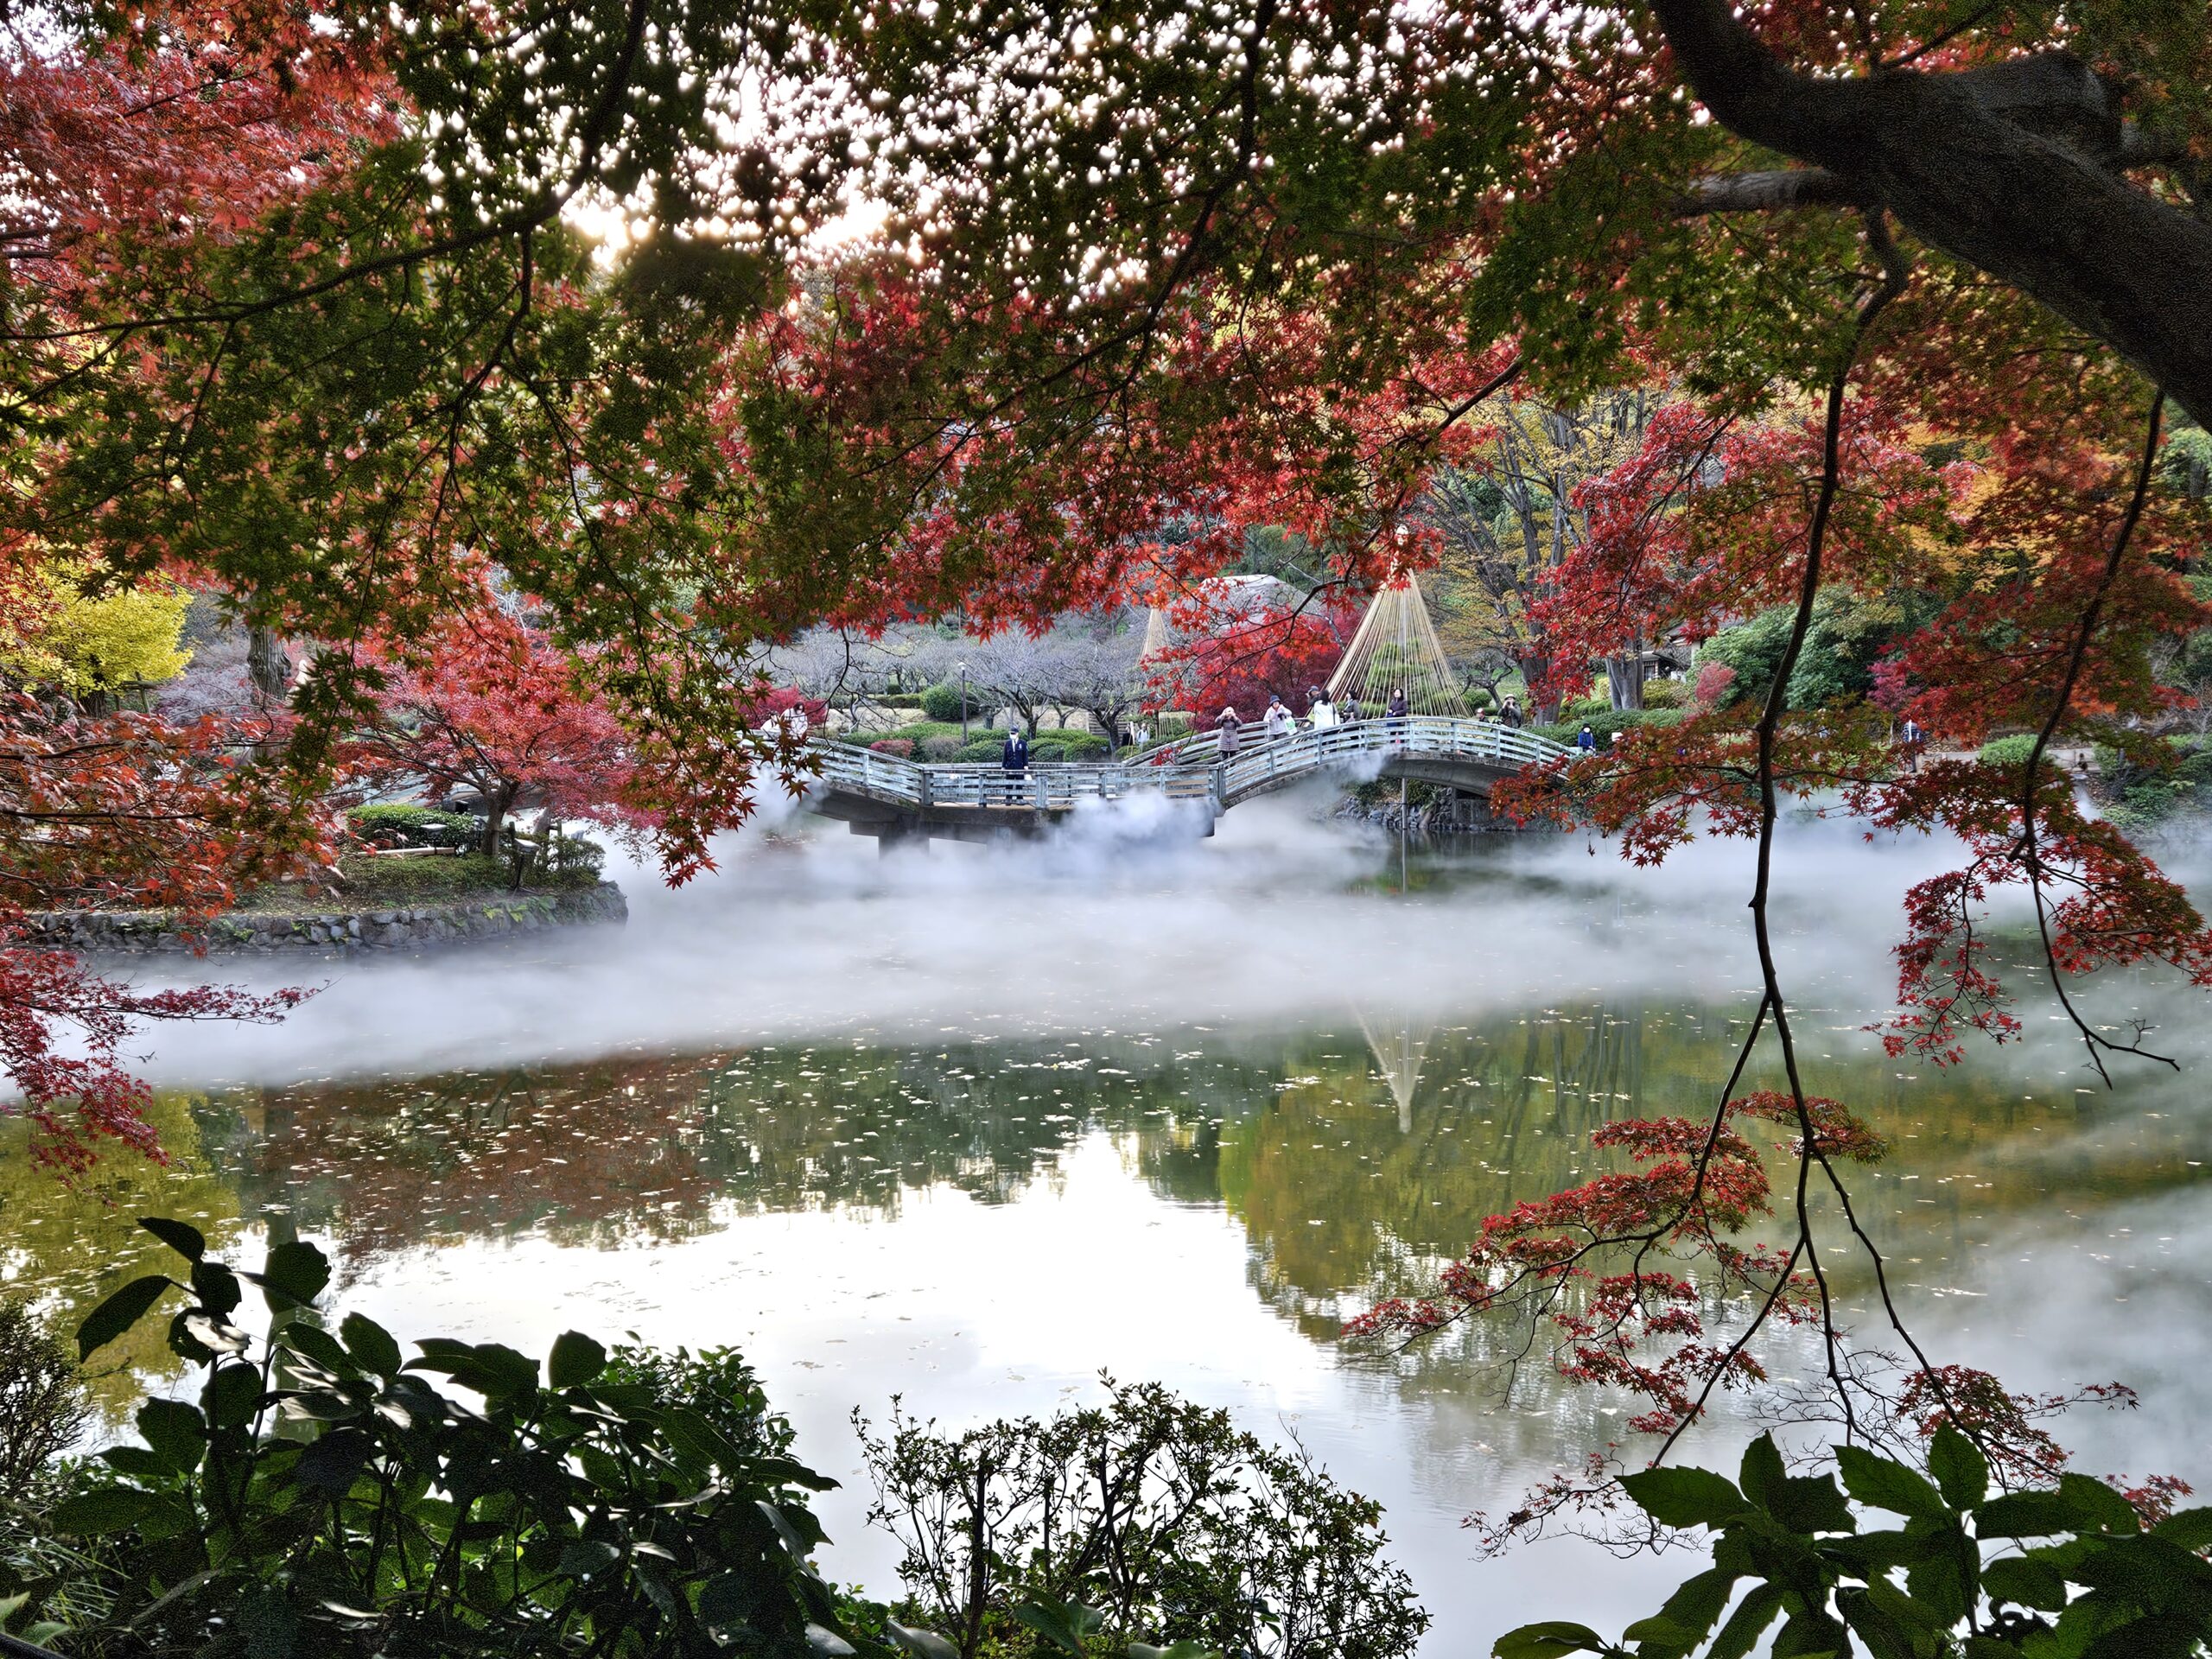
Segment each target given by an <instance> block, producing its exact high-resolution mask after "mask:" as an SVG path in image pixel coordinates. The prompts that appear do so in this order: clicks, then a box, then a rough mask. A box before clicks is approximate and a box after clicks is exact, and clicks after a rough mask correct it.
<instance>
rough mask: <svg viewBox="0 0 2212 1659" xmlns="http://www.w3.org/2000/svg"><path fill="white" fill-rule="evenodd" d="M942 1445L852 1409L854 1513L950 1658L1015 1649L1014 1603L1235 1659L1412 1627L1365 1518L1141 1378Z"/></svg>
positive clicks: (1410, 1605)
mask: <svg viewBox="0 0 2212 1659" xmlns="http://www.w3.org/2000/svg"><path fill="white" fill-rule="evenodd" d="M1109 1388H1110V1389H1111V1393H1110V1396H1109V1400H1108V1402H1107V1403H1106V1404H1105V1405H1103V1406H1100V1407H1094V1408H1089V1409H1086V1410H1080V1411H1072V1412H1067V1413H1064V1414H1061V1415H1058V1416H1056V1417H1052V1418H1050V1419H1047V1420H1045V1421H1039V1420H1038V1419H1036V1418H1034V1417H1017V1418H1005V1419H1001V1420H1000V1421H997V1422H995V1423H990V1424H988V1425H986V1426H985V1427H982V1428H978V1429H973V1430H970V1431H969V1432H968V1433H963V1434H959V1435H957V1436H955V1435H941V1434H938V1433H936V1432H935V1430H934V1428H933V1427H932V1426H931V1425H929V1424H925V1423H918V1422H916V1421H913V1420H912V1419H910V1418H907V1417H905V1416H903V1415H899V1414H895V1413H894V1414H893V1418H892V1421H891V1425H890V1433H889V1434H888V1435H887V1436H886V1437H884V1438H881V1439H877V1438H874V1437H871V1436H870V1435H869V1434H868V1426H867V1425H866V1423H865V1422H862V1421H861V1420H860V1419H859V1418H858V1416H857V1414H855V1422H856V1423H858V1424H859V1427H861V1454H862V1456H863V1457H864V1458H865V1459H866V1461H867V1464H868V1473H869V1475H870V1476H871V1477H872V1478H873V1479H874V1483H875V1491H876V1498H875V1504H874V1508H873V1509H872V1510H870V1511H869V1516H870V1518H871V1519H872V1520H874V1521H877V1522H881V1523H883V1524H885V1525H887V1526H888V1527H889V1528H890V1529H891V1530H892V1532H893V1534H894V1535H896V1536H897V1537H898V1539H899V1542H900V1543H901V1544H902V1545H903V1546H904V1547H905V1550H906V1554H905V1556H904V1559H902V1560H901V1561H900V1562H899V1578H900V1580H901V1581H902V1582H903V1583H904V1584H905V1586H906V1590H907V1592H908V1596H909V1598H910V1601H909V1605H910V1607H911V1609H912V1616H913V1617H915V1618H918V1619H920V1620H921V1621H923V1622H924V1623H925V1624H929V1625H930V1626H931V1628H932V1629H935V1630H938V1632H939V1633H940V1634H942V1635H944V1636H946V1637H949V1638H950V1640H951V1642H952V1643H953V1645H954V1646H955V1647H956V1648H957V1649H958V1650H959V1653H960V1656H961V1659H976V1656H977V1655H978V1654H980V1653H985V1652H991V1653H998V1652H1019V1651H1023V1650H1026V1649H1027V1648H1028V1647H1029V1646H1031V1645H1032V1643H1030V1640H1029V1638H1028V1637H1027V1636H1026V1635H1025V1633H1024V1630H1023V1628H1022V1627H1023V1625H1025V1624H1028V1623H1029V1620H1027V1619H1026V1618H1022V1617H1021V1615H1020V1611H1017V1610H1023V1611H1027V1607H1026V1606H1025V1604H1027V1606H1033V1605H1035V1604H1039V1603H1046V1604H1050V1603H1072V1604H1076V1605H1077V1606H1079V1607H1080V1606H1084V1605H1087V1606H1088V1608H1089V1609H1090V1610H1091V1612H1092V1615H1093V1616H1095V1618H1096V1620H1097V1624H1096V1627H1095V1628H1096V1629H1097V1630H1098V1633H1099V1634H1100V1635H1102V1636H1103V1637H1107V1638H1109V1639H1111V1640H1117V1641H1127V1640H1129V1639H1131V1638H1140V1639H1142V1640H1144V1641H1147V1642H1160V1641H1169V1642H1173V1641H1191V1642H1195V1643H1200V1644H1202V1645H1203V1646H1204V1647H1205V1648H1208V1649H1213V1650H1215V1651H1216V1652H1217V1653H1223V1654H1236V1655H1239V1656H1245V1659H1322V1656H1342V1659H1395V1656H1398V1655H1402V1654H1406V1653H1409V1652H1410V1651H1411V1650H1412V1649H1413V1646H1414V1643H1415V1642H1416V1641H1417V1640H1418V1639H1419V1637H1420V1636H1421V1632H1422V1631H1423V1630H1425V1629H1427V1624H1428V1617H1427V1614H1426V1613H1424V1612H1423V1611H1421V1608H1420V1606H1419V1605H1417V1604H1416V1603H1415V1602H1414V1599H1413V1587H1412V1585H1411V1583H1410V1581H1409V1580H1408V1579H1407V1577H1406V1575H1405V1573H1403V1572H1402V1570H1401V1569H1399V1568H1398V1567H1395V1566H1394V1565H1392V1564H1391V1563H1390V1562H1389V1561H1388V1560H1384V1559H1383V1532H1382V1529H1381V1525H1380V1522H1381V1518H1382V1511H1381V1509H1380V1507H1379V1506H1378V1505H1376V1504H1375V1503H1372V1502H1370V1501H1369V1500H1368V1499H1366V1498H1363V1497H1357V1496H1355V1495H1354V1494H1351V1493H1349V1492H1346V1491H1343V1490H1342V1489H1340V1488H1339V1487H1338V1486H1337V1485H1336V1484H1334V1483H1333V1482H1332V1481H1331V1480H1330V1479H1329V1478H1328V1477H1327V1476H1325V1475H1324V1474H1322V1473H1321V1472H1320V1471H1318V1470H1316V1469H1315V1468H1314V1467H1313V1465H1312V1463H1311V1461H1310V1460H1309V1459H1306V1458H1305V1457H1304V1456H1302V1455H1295V1456H1294V1455H1290V1454H1287V1453H1285V1452H1281V1451H1279V1450H1276V1449H1274V1448H1272V1447H1269V1446H1262V1444H1261V1443H1260V1442H1259V1441H1258V1440H1255V1438H1253V1436H1251V1435H1250V1434H1248V1433H1243V1432H1242V1431H1240V1430H1238V1429H1236V1428H1235V1427H1232V1426H1231V1424H1230V1421H1229V1414H1227V1413H1226V1412H1222V1411H1213V1410H1208V1409H1206V1408H1203V1407H1200V1406H1197V1405H1193V1404H1192V1403H1191V1402H1188V1401H1185V1400H1181V1399H1179V1398H1178V1397H1176V1396H1175V1395H1173V1394H1171V1393H1169V1392H1168V1391H1167V1390H1166V1389H1163V1388H1161V1387H1160V1386H1159V1385H1158V1384H1156V1383H1155V1384H1146V1385H1142V1386H1137V1387H1121V1386H1117V1385H1113V1384H1111V1383H1110V1380H1109Z"/></svg>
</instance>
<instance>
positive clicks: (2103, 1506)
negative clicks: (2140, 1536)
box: [2058, 1475, 2143, 1534]
mask: <svg viewBox="0 0 2212 1659" xmlns="http://www.w3.org/2000/svg"><path fill="white" fill-rule="evenodd" d="M2058 1496H2059V1497H2061V1498H2063V1500H2065V1501H2066V1502H2067V1503H2070V1504H2072V1505H2073V1506H2074V1510H2075V1514H2077V1515H2078V1516H2081V1517H2082V1525H2081V1526H2080V1527H2079V1528H2077V1529H2076V1530H2078V1531H2082V1532H2116V1533H2121V1534H2129V1533H2137V1532H2140V1531H2142V1530H2143V1517H2142V1516H2139V1515H2138V1514H2136V1513H2135V1506H2134V1505H2133V1503H2129V1502H2128V1501H2127V1500H2126V1498H2124V1497H2121V1496H2120V1494H2119V1493H2118V1492H2116V1491H2113V1489H2112V1488H2111V1487H2109V1486H2107V1485H2106V1484H2104V1482H2102V1481H2101V1480H2098V1479H2096V1478H2094V1477H2093V1476H2089V1475H2061V1476H2060V1477H2059V1478H2058Z"/></svg>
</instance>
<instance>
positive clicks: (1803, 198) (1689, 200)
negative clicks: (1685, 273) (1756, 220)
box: [1676, 167, 1874, 214]
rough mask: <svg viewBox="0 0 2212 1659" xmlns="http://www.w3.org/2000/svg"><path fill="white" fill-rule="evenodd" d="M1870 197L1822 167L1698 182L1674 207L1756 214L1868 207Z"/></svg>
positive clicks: (1685, 210)
mask: <svg viewBox="0 0 2212 1659" xmlns="http://www.w3.org/2000/svg"><path fill="white" fill-rule="evenodd" d="M1873 205H1874V203H1873V201H1872V198H1870V197H1869V196H1867V195H1866V193H1865V192H1864V191H1863V190H1861V189H1860V188H1858V187H1857V186H1855V185H1853V183H1851V182H1850V181H1848V180H1847V179H1841V178H1839V177H1837V176H1836V175H1834V174H1833V173H1831V172H1829V171H1828V170H1827V168H1824V167H1783V168H1771V169H1769V170H1767V171H1764V172H1758V173H1724V174H1719V175H1715V176H1713V177H1712V178H1708V179H1700V180H1698V181H1696V182H1695V183H1694V184H1693V185H1691V186H1690V188H1688V190H1686V191H1684V192H1683V193H1682V198H1681V201H1680V202H1679V203H1677V204H1676V207H1677V209H1678V211H1680V212H1681V213H1685V214H1696V213H1771V212H1774V211H1775V210H1777V209H1779V208H1785V207H1872V206H1873Z"/></svg>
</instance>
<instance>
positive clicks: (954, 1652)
mask: <svg viewBox="0 0 2212 1659" xmlns="http://www.w3.org/2000/svg"><path fill="white" fill-rule="evenodd" d="M883 1628H884V1630H885V1632H886V1633H887V1635H888V1636H889V1637H891V1639H892V1640H893V1642H896V1643H898V1644H899V1646H900V1647H902V1648H904V1649H906V1651H907V1652H909V1653H911V1654H912V1655H913V1656H914V1659H960V1649H957V1648H956V1647H954V1646H953V1645H952V1643H950V1642H948V1641H946V1640H945V1639H944V1637H941V1636H939V1635H938V1633H937V1632H936V1631H935V1630H915V1629H913V1628H912V1627H911V1626H909V1625H906V1624H893V1622H892V1621H891V1620H889V1619H886V1620H884V1622H883ZM1140 1645H1141V1644H1140V1643H1135V1642H1132V1643H1129V1652H1130V1654H1131V1655H1132V1656H1135V1659H1148V1656H1139V1655H1137V1649H1138V1647H1139V1646H1140Z"/></svg>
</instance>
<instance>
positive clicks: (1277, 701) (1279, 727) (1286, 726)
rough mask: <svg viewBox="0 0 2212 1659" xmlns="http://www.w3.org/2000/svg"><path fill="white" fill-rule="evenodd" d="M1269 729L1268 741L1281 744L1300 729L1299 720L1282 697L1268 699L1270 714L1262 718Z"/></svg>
mask: <svg viewBox="0 0 2212 1659" xmlns="http://www.w3.org/2000/svg"><path fill="white" fill-rule="evenodd" d="M1261 719H1262V721H1263V722H1264V723H1265V725H1266V726H1267V728H1268V742H1270V743H1280V742H1281V741H1283V739H1285V738H1286V737H1288V736H1289V735H1290V734H1292V733H1293V732H1294V731H1296V730H1297V729H1298V720H1297V717H1296V716H1295V715H1293V714H1292V713H1291V712H1290V709H1289V707H1288V706H1287V704H1286V703H1285V702H1283V700H1282V699H1281V697H1269V698H1268V712H1267V713H1266V714H1265V715H1262V716H1261Z"/></svg>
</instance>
